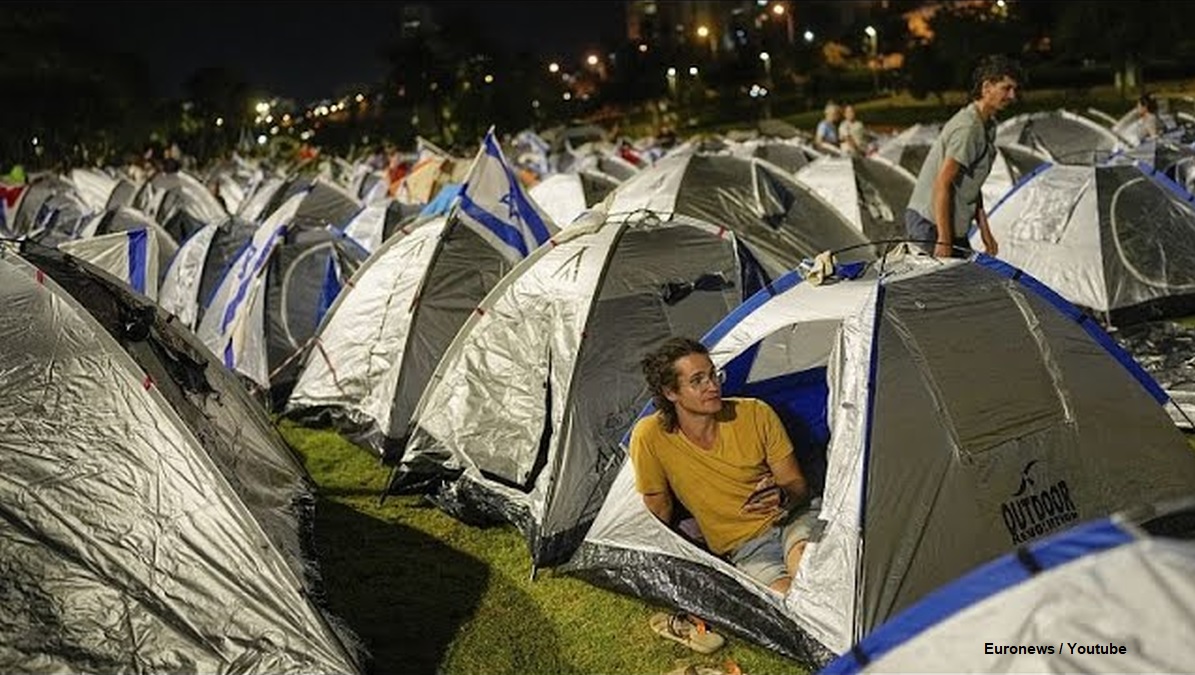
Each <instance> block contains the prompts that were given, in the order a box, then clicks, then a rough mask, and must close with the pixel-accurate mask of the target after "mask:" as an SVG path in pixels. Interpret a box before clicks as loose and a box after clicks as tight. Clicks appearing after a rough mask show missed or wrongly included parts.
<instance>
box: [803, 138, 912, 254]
mask: <svg viewBox="0 0 1195 675" xmlns="http://www.w3.org/2000/svg"><path fill="white" fill-rule="evenodd" d="M796 177H797V180H798V181H800V182H802V183H804V184H805V185H808V186H809V187H811V188H813V191H814V192H815V193H817V195H818V196H820V197H821V198H822V199H825V200H826V201H827V202H829V203H830V204H832V205H834V207H835V208H836V209H838V211H839V212H841V213H842V214H843V215H845V216H846V217H847V220H848V221H849V222H850V223H851V225H853V226H854V228H855V229H856V230H858V231H859V232H861V233H862V234H863V236H864V237H866V238H867V239H869V240H871V241H885V240H894V239H905V238H907V235H906V234H905V207H907V206H908V205H909V198H910V197H912V196H913V187H914V186H915V185H916V184H917V178H916V177H915V176H913V175H912V174H910V173H909V172H908V171H906V170H905V169H903V168H901V167H900V165H898V164H893V163H891V162H889V161H888V160H885V159H880V158H878V157H845V156H844V157H824V158H822V159H819V160H817V161H815V162H813V163H812V164H809V165H807V166H805V168H803V169H801V170H800V171H798V172H797V174H796Z"/></svg>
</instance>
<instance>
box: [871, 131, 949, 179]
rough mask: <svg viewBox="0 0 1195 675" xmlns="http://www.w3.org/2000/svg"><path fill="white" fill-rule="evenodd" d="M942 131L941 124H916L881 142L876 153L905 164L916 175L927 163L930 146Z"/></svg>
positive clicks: (890, 160) (896, 162)
mask: <svg viewBox="0 0 1195 675" xmlns="http://www.w3.org/2000/svg"><path fill="white" fill-rule="evenodd" d="M940 133H942V125H941V124H914V125H913V126H911V127H909V128H908V129H905V130H904V131H902V132H900V133H899V134H897V135H895V136H893V137H892V138H889V139H888V140H886V141H884V142H883V143H881V144H880V147H879V150H877V151H876V155H878V156H879V157H882V158H884V159H886V160H888V161H889V162H892V163H893V164H899V165H900V166H903V167H904V168H905V169H906V170H907V171H908V172H909V173H911V174H913V176H916V175H917V174H918V173H920V172H921V165H922V164H925V157H926V155H928V154H929V148H930V146H931V145H933V144H934V141H935V140H937V138H938V134H940Z"/></svg>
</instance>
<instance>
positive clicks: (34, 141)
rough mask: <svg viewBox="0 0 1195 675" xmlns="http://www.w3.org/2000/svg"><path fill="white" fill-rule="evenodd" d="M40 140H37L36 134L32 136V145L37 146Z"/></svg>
mask: <svg viewBox="0 0 1195 675" xmlns="http://www.w3.org/2000/svg"><path fill="white" fill-rule="evenodd" d="M40 142H41V141H39V140H37V136H34V137H33V147H35V148H36V147H37V144H38V143H40Z"/></svg>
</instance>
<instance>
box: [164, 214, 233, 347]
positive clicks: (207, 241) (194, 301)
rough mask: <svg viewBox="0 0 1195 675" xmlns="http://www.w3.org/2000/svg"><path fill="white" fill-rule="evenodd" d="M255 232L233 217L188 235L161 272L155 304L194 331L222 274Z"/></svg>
mask: <svg viewBox="0 0 1195 675" xmlns="http://www.w3.org/2000/svg"><path fill="white" fill-rule="evenodd" d="M256 231H257V226H255V225H253V224H252V223H249V222H247V221H244V220H241V219H239V218H237V217H235V216H233V217H229V218H227V219H226V220H224V222H221V223H213V224H211V225H208V226H206V227H204V228H203V229H202V230H199V231H198V232H196V233H195V234H193V235H191V237H190V238H189V239H187V240H186V241H184V242H183V243H182V245H180V246H179V247H178V251H177V252H176V253H175V254H174V257H173V258H172V259H171V260H170V267H168V268H166V272H165V273H164V274H163V275H162V283H161V285H160V287H159V292H158V304H159V305H161V306H162V308H163V309H165V310H166V311H168V312H171V313H172V314H174V315H175V316H176V317H178V320H179V321H181V322H182V324H183V325H184V326H186V327H187V328H190V329H192V330H194V329H195V327H196V326H198V325H199V319H200V318H201V317H202V316H203V313H204V311H205V310H206V309H207V303H208V302H209V301H210V300H211V297H212V293H213V292H214V291H215V290H216V286H217V285H218V284H219V283H220V280H221V279H222V278H223V276H224V273H225V272H226V271H227V270H228V269H229V267H230V266H231V265H232V263H233V261H234V260H236V258H237V256H238V255H240V254H241V253H242V252H243V250H244V248H245V247H246V246H248V244H249V241H250V240H251V239H252V238H253V233H254V232H256Z"/></svg>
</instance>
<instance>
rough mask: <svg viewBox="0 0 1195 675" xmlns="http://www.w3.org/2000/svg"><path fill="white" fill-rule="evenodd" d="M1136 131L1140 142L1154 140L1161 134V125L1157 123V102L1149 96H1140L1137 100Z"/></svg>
mask: <svg viewBox="0 0 1195 675" xmlns="http://www.w3.org/2000/svg"><path fill="white" fill-rule="evenodd" d="M1137 119H1138V120H1139V124H1138V129H1140V136H1141V140H1142V141H1149V140H1156V139H1157V138H1158V136H1160V135H1161V133H1162V125H1161V124H1160V123H1159V121H1158V102H1157V101H1156V100H1155V99H1154V97H1153V96H1150V95H1149V94H1142V95H1141V97H1140V98H1138V99H1137Z"/></svg>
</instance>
